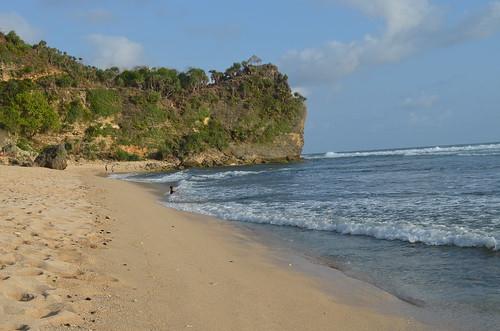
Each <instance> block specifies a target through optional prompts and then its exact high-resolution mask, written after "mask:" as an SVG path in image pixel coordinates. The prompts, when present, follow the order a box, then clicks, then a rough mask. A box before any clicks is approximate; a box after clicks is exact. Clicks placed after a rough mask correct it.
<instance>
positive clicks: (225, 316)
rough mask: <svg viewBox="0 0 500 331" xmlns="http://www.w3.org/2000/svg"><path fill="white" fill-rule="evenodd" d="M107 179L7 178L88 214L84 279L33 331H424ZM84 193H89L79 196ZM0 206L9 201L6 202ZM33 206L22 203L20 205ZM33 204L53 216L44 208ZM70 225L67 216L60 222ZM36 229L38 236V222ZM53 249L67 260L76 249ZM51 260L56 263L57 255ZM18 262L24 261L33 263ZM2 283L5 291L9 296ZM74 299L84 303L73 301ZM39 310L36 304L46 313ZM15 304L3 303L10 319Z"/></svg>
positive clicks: (342, 280)
mask: <svg viewBox="0 0 500 331" xmlns="http://www.w3.org/2000/svg"><path fill="white" fill-rule="evenodd" d="M103 170H104V168H103V167H102V165H98V166H97V165H89V166H78V167H75V166H71V167H70V168H69V169H67V170H66V171H64V172H57V171H52V170H47V169H41V168H30V169H26V168H17V167H9V168H7V167H2V168H0V180H2V184H4V185H14V183H15V182H16V180H15V179H16V178H24V180H23V183H22V185H17V189H21V188H22V186H23V185H26V186H27V188H26V192H28V190H29V188H30V185H31V184H30V182H29V181H30V178H31V177H33V179H34V180H37V181H38V182H42V181H43V180H46V181H48V182H49V183H50V184H51V185H56V186H57V185H59V184H58V183H60V182H61V181H62V182H64V181H65V180H66V181H67V180H70V182H71V183H68V185H66V186H65V187H62V188H60V192H61V196H64V195H66V196H67V198H68V199H69V200H70V201H73V203H75V200H74V198H73V197H72V196H71V194H80V196H79V198H80V199H81V200H78V201H77V202H76V203H75V205H78V204H82V205H84V206H85V208H87V209H81V210H77V211H76V212H79V213H80V214H83V213H86V214H85V215H84V216H82V219H81V221H78V222H79V224H80V223H83V224H86V226H85V227H84V228H85V230H83V231H82V232H81V238H76V239H75V240H74V242H72V243H73V244H74V245H70V246H71V249H73V250H75V251H77V252H78V253H79V254H80V255H81V256H82V258H81V260H78V262H77V264H78V263H79V265H80V266H84V267H85V268H81V269H85V270H86V271H87V272H84V273H83V274H81V275H77V276H75V275H73V276H72V277H73V278H71V279H72V282H73V283H72V284H65V283H64V282H62V283H61V284H60V285H59V283H57V286H56V287H55V289H54V290H51V291H55V292H60V295H59V296H58V297H59V299H60V302H59V303H58V304H59V306H58V307H60V309H59V312H58V313H54V315H52V316H49V317H46V318H52V319H53V321H49V320H45V321H42V322H43V323H41V322H39V321H36V320H37V318H38V320H43V318H41V317H42V316H38V317H37V318H35V317H30V315H29V314H28V313H26V312H27V311H28V309H25V310H24V315H23V313H22V312H21V313H20V314H18V316H17V317H19V316H21V317H22V318H20V319H19V320H22V319H23V318H24V320H26V321H27V323H25V324H26V325H29V324H28V322H30V321H29V320H30V318H31V323H32V325H34V329H36V327H37V325H40V326H39V328H40V329H43V328H46V329H50V330H52V329H57V328H59V327H61V328H62V329H68V327H69V328H72V327H73V326H75V327H76V326H79V327H87V328H91V329H94V330H120V329H131V330H135V329H137V330H139V329H152V330H181V329H185V328H189V329H193V330H257V329H259V330H331V329H332V325H336V326H337V327H338V329H342V330H377V329H378V330H423V329H427V328H428V327H426V326H425V325H424V324H422V323H420V322H418V321H416V320H414V319H413V318H411V317H408V316H404V315H399V314H397V313H393V311H395V310H393V308H391V312H389V310H388V309H384V308H383V306H384V304H385V305H387V307H389V306H391V305H396V306H397V305H398V304H401V305H405V303H403V302H400V301H399V300H398V299H396V298H395V297H393V296H392V295H390V294H388V293H386V292H383V291H382V290H379V289H376V288H374V287H371V286H369V285H367V284H364V283H362V282H360V281H356V280H353V279H350V278H349V277H347V276H345V275H343V274H342V273H341V272H338V275H335V276H334V279H335V286H334V287H333V288H338V289H342V290H343V291H345V295H348V296H350V297H351V298H352V302H349V303H346V302H345V300H344V298H345V297H344V296H342V295H341V293H340V292H337V293H335V291H333V292H332V291H326V290H325V289H324V287H323V286H322V285H321V284H320V279H319V278H316V277H310V276H308V275H307V274H306V273H305V272H304V271H303V270H300V265H301V263H296V262H297V260H294V261H290V260H288V257H286V256H284V255H278V254H273V252H272V251H271V250H270V248H269V247H265V246H264V245H263V244H262V243H259V242H256V241H255V240H253V239H252V238H250V237H249V236H248V235H245V233H244V232H243V231H241V230H239V229H238V228H237V227H235V226H234V225H232V224H228V222H224V221H220V220H217V219H214V218H211V217H207V216H202V215H197V214H190V213H185V212H180V211H176V210H173V209H170V208H167V207H165V206H163V205H161V204H160V203H159V201H158V192H153V191H152V189H150V190H148V189H145V188H144V186H142V187H141V186H139V185H136V184H134V183H128V182H125V181H119V180H113V179H108V178H104V177H103V176H102V175H103V174H104V171H103ZM30 176H31V177H30ZM6 177H7V178H6ZM14 177H16V178H14ZM9 180H10V182H9V183H7V182H8V181H9ZM17 182H19V181H17ZM17 184H19V183H17ZM80 187H84V188H85V192H84V193H82V192H81V191H80V190H82V189H81V188H80ZM13 189H14V188H13ZM45 190H46V191H44V190H42V189H39V190H38V194H39V192H46V193H47V194H48V195H50V194H51V192H52V189H51V187H47V188H45ZM34 195H35V196H36V194H34ZM2 198H3V199H6V198H9V194H7V195H6V196H4V197H2ZM31 199H32V200H33V199H34V198H31ZM30 202H31V203H33V201H30V196H27V200H26V201H23V202H22V203H28V204H29V203H30ZM19 203H21V202H19ZM35 203H45V204H46V205H47V208H48V209H50V208H53V207H52V206H50V205H49V204H48V203H47V202H46V201H45V202H44V201H41V202H35ZM18 206H19V205H17V207H18ZM17 207H16V208H17ZM73 207H74V206H73ZM75 208H76V207H75ZM14 209H15V208H13V209H12V211H11V213H13V212H14ZM16 210H17V209H16ZM67 213H68V212H67V210H64V209H62V210H60V214H59V216H60V218H61V219H64V218H65V217H67V215H66V214H67ZM16 217H17V218H19V219H20V220H21V221H22V218H23V217H24V215H22V213H20V212H19V210H17V214H16ZM73 218H74V217H73ZM97 221H99V222H97ZM30 222H31V223H29V224H31V225H30V226H32V224H36V222H37V220H36V219H32V220H31V221H30ZM52 222H54V223H56V222H58V220H57V219H54V220H53V221H52ZM39 237H41V236H39ZM88 238H95V239H94V241H95V242H94V243H91V244H88V242H89V241H88ZM83 239H86V240H87V241H85V240H83ZM3 240H9V239H8V238H5V239H3ZM36 240H37V239H36V238H35V239H33V241H34V242H35V243H36ZM83 243H87V245H84V244H83ZM93 246H95V247H93ZM58 249H59V250H60V251H62V252H66V251H67V250H68V249H69V248H66V247H61V248H58ZM64 254H66V253H64ZM64 254H61V255H64ZM52 255H53V259H54V260H58V259H56V258H55V257H54V256H55V255H56V254H52ZM23 256H24V257H25V258H26V259H27V257H29V252H28V251H26V252H25V253H24V255H23ZM59 260H61V259H59ZM66 263H70V264H71V263H74V262H71V261H70V262H66ZM17 264H18V263H14V264H12V265H10V266H9V267H8V268H5V270H9V269H11V270H10V271H9V272H11V274H14V273H15V272H14V271H15V270H16V268H17ZM325 268H326V267H325ZM5 270H2V274H3V273H4V272H5ZM46 273H49V271H47V272H46ZM50 273H57V272H56V271H50ZM89 275H91V276H92V277H90V276H89ZM32 277H34V278H36V277H38V278H40V275H38V276H32ZM6 281H8V280H4V281H2V282H3V283H4V284H3V285H4V288H6V287H5V282H6ZM25 281H26V282H27V281H28V280H25ZM69 285H71V286H69ZM53 287H54V285H53ZM67 293H68V294H67ZM68 295H69V296H71V298H69V297H68ZM75 295H78V296H79V297H84V299H83V300H81V299H79V300H75ZM50 296H51V295H48V296H47V297H46V298H48V297H50ZM42 298H43V295H40V298H39V299H38V297H37V300H39V301H40V303H39V304H40V305H42V304H43V302H42ZM87 298H90V300H86V299H87ZM18 299H19V298H18ZM35 301H36V300H31V301H29V302H22V303H19V302H18V303H17V305H18V306H22V305H23V304H24V305H26V306H27V305H30V304H34V303H35ZM10 304H13V303H12V302H2V305H3V306H4V307H7V306H8V305H10ZM375 307H379V308H381V309H375ZM19 309H20V310H19V311H22V308H19ZM396 310H397V309H396ZM4 312H5V309H4ZM62 312H67V313H65V314H62ZM58 315H59V316H58ZM70 315H71V318H69V316H70ZM53 317H57V318H58V319H57V320H56V319H55V318H53ZM63 317H64V318H63ZM5 318H7V319H9V318H11V317H10V315H9V316H7V315H6V317H4V318H3V319H2V320H6V319H5ZM11 319H12V320H14V319H13V318H11ZM13 323H14V322H13ZM15 323H24V322H21V321H20V322H17V320H16V321H15ZM36 323H38V324H36ZM64 324H67V325H66V326H64ZM11 325H13V324H11ZM16 325H17V324H16ZM61 325H62V326H61ZM17 326H18V325H17Z"/></svg>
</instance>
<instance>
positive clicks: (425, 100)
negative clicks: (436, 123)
mask: <svg viewBox="0 0 500 331" xmlns="http://www.w3.org/2000/svg"><path fill="white" fill-rule="evenodd" d="M438 100H439V97H438V96H437V95H427V94H422V95H419V96H417V97H408V98H406V99H404V100H403V106H404V107H406V108H419V109H429V108H432V107H433V106H434V105H435V104H436V103H437V102H438Z"/></svg>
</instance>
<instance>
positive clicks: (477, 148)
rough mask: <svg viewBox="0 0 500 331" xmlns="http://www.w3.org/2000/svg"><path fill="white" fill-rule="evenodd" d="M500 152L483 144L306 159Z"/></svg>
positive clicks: (344, 154) (306, 156) (325, 155)
mask: <svg viewBox="0 0 500 331" xmlns="http://www.w3.org/2000/svg"><path fill="white" fill-rule="evenodd" d="M495 152H496V153H495ZM498 152H500V144H481V145H466V146H465V145H464V146H447V147H439V146H436V147H424V148H408V149H393V150H379V151H364V152H363V151H360V152H327V153H324V154H316V155H304V158H305V159H324V158H326V159H332V158H343V157H367V156H420V155H452V154H457V155H460V156H469V155H477V156H481V155H483V156H486V155H498Z"/></svg>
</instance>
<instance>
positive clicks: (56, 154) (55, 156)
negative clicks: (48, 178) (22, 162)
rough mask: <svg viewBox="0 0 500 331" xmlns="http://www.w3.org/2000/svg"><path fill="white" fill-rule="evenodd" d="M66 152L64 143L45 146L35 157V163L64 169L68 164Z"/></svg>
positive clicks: (40, 165)
mask: <svg viewBox="0 0 500 331" xmlns="http://www.w3.org/2000/svg"><path fill="white" fill-rule="evenodd" d="M67 158H68V153H67V152H66V148H65V147H64V144H60V145H53V146H47V147H45V148H44V149H43V151H42V152H41V153H40V155H38V157H37V158H36V159H35V165H37V166H39V167H45V168H50V169H57V170H64V169H66V167H67V166H68V160H67Z"/></svg>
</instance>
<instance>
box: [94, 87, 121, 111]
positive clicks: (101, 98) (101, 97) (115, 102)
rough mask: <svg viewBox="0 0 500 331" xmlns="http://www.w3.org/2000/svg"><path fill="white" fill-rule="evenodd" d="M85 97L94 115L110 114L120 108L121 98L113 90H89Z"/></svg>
mask: <svg viewBox="0 0 500 331" xmlns="http://www.w3.org/2000/svg"><path fill="white" fill-rule="evenodd" d="M87 97H88V101H89V103H90V110H91V111H92V112H93V113H94V114H95V115H96V116H100V117H104V116H111V115H113V114H116V113H118V112H119V111H120V110H121V108H122V100H121V98H120V96H119V95H118V94H117V93H116V92H115V91H113V90H106V89H96V90H91V91H89V93H88V95H87Z"/></svg>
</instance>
